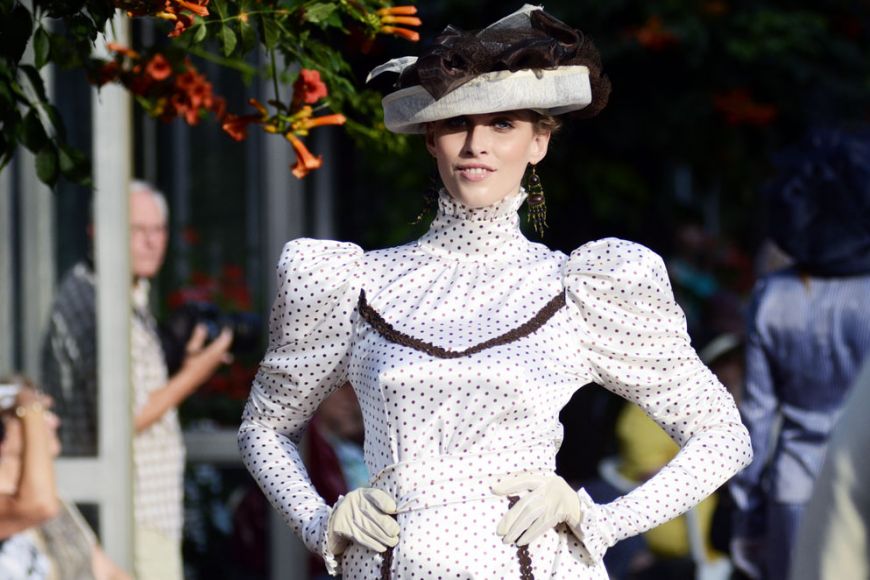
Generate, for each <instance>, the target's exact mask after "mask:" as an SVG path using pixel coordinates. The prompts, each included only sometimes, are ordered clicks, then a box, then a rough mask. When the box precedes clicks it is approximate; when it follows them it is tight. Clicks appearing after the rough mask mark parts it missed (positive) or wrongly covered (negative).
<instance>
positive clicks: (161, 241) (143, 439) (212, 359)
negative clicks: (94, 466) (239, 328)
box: [43, 181, 232, 580]
mask: <svg viewBox="0 0 870 580" xmlns="http://www.w3.org/2000/svg"><path fill="white" fill-rule="evenodd" d="M168 217H169V216H168V208H167V204H166V200H165V198H164V197H163V195H162V194H161V193H160V192H158V191H156V190H155V189H154V188H153V187H151V186H150V185H148V184H147V183H144V182H138V181H137V182H133V183H132V184H131V189H130V250H131V266H132V274H133V277H132V301H133V312H132V350H131V364H132V383H133V403H134V413H135V417H134V424H135V430H136V436H135V438H134V450H133V464H134V500H135V502H134V503H135V510H134V511H135V520H136V534H135V537H136V546H135V568H136V577H137V578H138V579H139V580H151V579H154V580H180V579H181V578H182V577H183V573H182V560H181V527H182V514H183V511H182V492H183V487H182V478H183V474H184V445H183V442H182V437H181V427H180V425H179V423H178V417H177V412H176V408H177V407H178V405H180V404H181V403H182V401H184V400H185V399H186V398H187V397H188V396H190V395H191V394H192V393H193V392H195V391H196V389H197V388H199V386H200V385H202V384H203V383H204V382H205V381H206V380H207V379H208V378H209V377H210V376H211V375H212V374H213V373H214V371H215V370H216V369H217V368H218V367H219V366H220V364H221V363H222V362H226V361H227V360H228V357H229V354H228V350H229V347H230V344H231V343H232V334H231V333H230V332H229V331H228V330H224V331H223V332H221V333H220V335H219V336H217V337H216V338H215V339H214V340H213V341H212V342H210V343H209V344H207V345H206V339H207V337H206V334H207V331H206V329H205V327H204V326H202V325H198V326H197V327H196V328H195V329H194V331H193V334H192V336H191V338H190V340H189V342H188V343H187V349H186V353H187V356H186V358H185V359H184V362H183V364H182V366H181V368H180V370H179V371H178V372H177V373H175V374H174V375H172V376H171V377H170V376H169V373H168V371H167V366H166V360H165V356H164V353H163V351H162V348H161V343H160V339H159V336H158V334H157V330H156V324H155V320H154V317H153V315H152V314H151V311H150V310H149V306H148V293H149V280H150V279H151V278H153V277H154V276H155V275H157V273H158V272H159V270H160V268H161V266H162V265H163V258H164V256H165V252H166V246H167V242H168V237H169V235H168V228H167V220H168ZM94 295H95V287H94V273H93V269H92V266H91V265H90V264H88V263H81V264H78V265H76V266H75V267H74V268H73V269H72V271H71V272H70V274H68V276H67V278H66V279H65V280H64V281H63V283H62V284H61V287H60V290H59V292H58V294H57V296H56V298H55V303H54V306H53V309H52V312H51V318H50V324H49V328H48V332H47V335H46V338H45V342H44V348H43V377H44V381H45V388H46V390H47V391H48V392H49V394H51V395H52V396H53V397H54V398H55V399H56V400H57V402H58V410H59V412H60V413H61V418H62V420H63V421H64V422H65V423H68V427H67V428H65V429H64V430H63V432H62V440H63V442H64V444H65V445H70V446H71V447H72V449H73V452H74V453H75V454H77V455H82V454H94V453H95V452H96V441H97V437H96V434H97V417H96V400H97V390H96V389H97V384H96V374H97V365H96V356H95V354H96V342H97V341H96V325H95V323H94V321H95V318H96V313H95V309H94V304H95V301H94Z"/></svg>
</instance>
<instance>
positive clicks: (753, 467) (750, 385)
mask: <svg viewBox="0 0 870 580" xmlns="http://www.w3.org/2000/svg"><path fill="white" fill-rule="evenodd" d="M765 289H766V285H765V284H764V282H762V283H760V285H759V286H758V287H757V288H756V289H755V292H754V293H753V300H752V307H751V309H750V313H749V328H748V333H747V341H746V386H745V390H744V393H743V399H742V401H741V404H740V410H741V413H742V415H743V421H744V422H745V423H746V427H747V429H748V430H749V438H750V441H751V442H752V449H753V450H754V452H755V460H754V461H753V462H752V463H751V464H750V465H749V466H748V467H747V468H746V469H744V470H743V471H742V472H741V473H740V474H738V475H737V477H735V478H734V479H733V480H732V481H731V483H730V490H731V495H732V496H733V497H734V503H735V505H736V508H737V509H736V512H735V517H734V520H735V521H734V535H735V537H737V538H744V539H750V538H757V537H760V536H762V535H763V534H764V530H765V513H764V506H765V497H766V496H767V493H766V491H765V490H764V489H763V487H762V486H763V483H762V482H763V479H764V475H765V471H766V468H767V463H768V462H767V459H768V458H769V457H770V452H771V446H772V444H773V442H772V441H771V430H772V429H773V428H774V424H775V420H774V419H775V417H776V415H777V413H778V410H779V402H778V399H777V396H776V393H775V391H774V377H773V368H772V367H771V364H770V358H769V353H768V350H769V349H768V346H769V337H768V335H767V331H766V329H765V328H764V327H763V325H762V324H761V322H760V320H761V318H760V317H759V310H760V309H761V308H762V306H763V298H764V296H765Z"/></svg>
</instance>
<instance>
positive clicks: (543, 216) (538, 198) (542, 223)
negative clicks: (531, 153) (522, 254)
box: [526, 165, 547, 238]
mask: <svg viewBox="0 0 870 580" xmlns="http://www.w3.org/2000/svg"><path fill="white" fill-rule="evenodd" d="M526 191H528V192H529V214H528V223H530V224H532V229H534V230H535V233H536V234H538V237H539V238H543V237H544V230H545V229H546V228H547V203H546V202H545V201H544V188H543V186H542V185H541V178H540V177H538V172H537V170H536V168H535V166H534V165H532V171H531V172H530V173H529V176H528V178H527V179H526Z"/></svg>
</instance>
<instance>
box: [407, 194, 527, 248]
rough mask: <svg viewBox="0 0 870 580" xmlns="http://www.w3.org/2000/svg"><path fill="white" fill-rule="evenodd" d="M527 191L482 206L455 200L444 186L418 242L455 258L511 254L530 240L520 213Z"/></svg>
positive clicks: (422, 245)
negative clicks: (434, 212)
mask: <svg viewBox="0 0 870 580" xmlns="http://www.w3.org/2000/svg"><path fill="white" fill-rule="evenodd" d="M525 199H526V192H525V191H523V190H520V192H519V193H517V194H516V195H512V196H509V197H506V198H505V199H503V200H501V201H499V202H498V203H495V204H493V205H489V206H486V207H480V208H471V207H468V206H466V205H464V204H462V203H461V202H459V201H457V200H455V199H453V198H452V197H451V196H450V194H448V193H447V192H446V191H444V190H443V189H442V190H441V192H440V194H439V196H438V214H437V215H436V216H435V219H434V220H433V221H432V225H431V226H430V227H429V231H428V232H426V234H425V235H424V236H423V237H422V238H420V239H419V240H418V242H417V243H418V245H419V246H420V247H422V248H425V249H427V250H430V251H432V252H434V253H437V254H441V255H445V256H449V257H453V258H456V259H472V260H473V259H483V258H486V259H491V258H495V257H498V256H499V255H502V256H504V257H509V256H510V255H511V254H513V253H514V252H516V251H518V250H520V249H521V248H523V247H525V245H526V244H527V243H528V242H527V240H526V238H525V236H523V234H522V232H521V231H520V218H519V215H518V214H517V211H518V210H519V208H520V206H521V205H522V204H523V201H525Z"/></svg>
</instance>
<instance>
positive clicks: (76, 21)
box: [66, 14, 98, 42]
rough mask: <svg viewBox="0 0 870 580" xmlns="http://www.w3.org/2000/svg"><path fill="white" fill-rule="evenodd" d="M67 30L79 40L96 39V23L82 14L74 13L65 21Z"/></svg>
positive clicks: (92, 40)
mask: <svg viewBox="0 0 870 580" xmlns="http://www.w3.org/2000/svg"><path fill="white" fill-rule="evenodd" d="M66 25H67V31H68V32H69V34H70V35H71V36H72V37H73V38H75V39H76V40H79V41H87V42H94V41H95V40H97V34H98V30H97V25H96V24H94V21H93V20H91V19H90V18H88V17H87V16H85V15H84V14H76V15H74V16H72V17H71V18H69V19H67V21H66Z"/></svg>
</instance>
